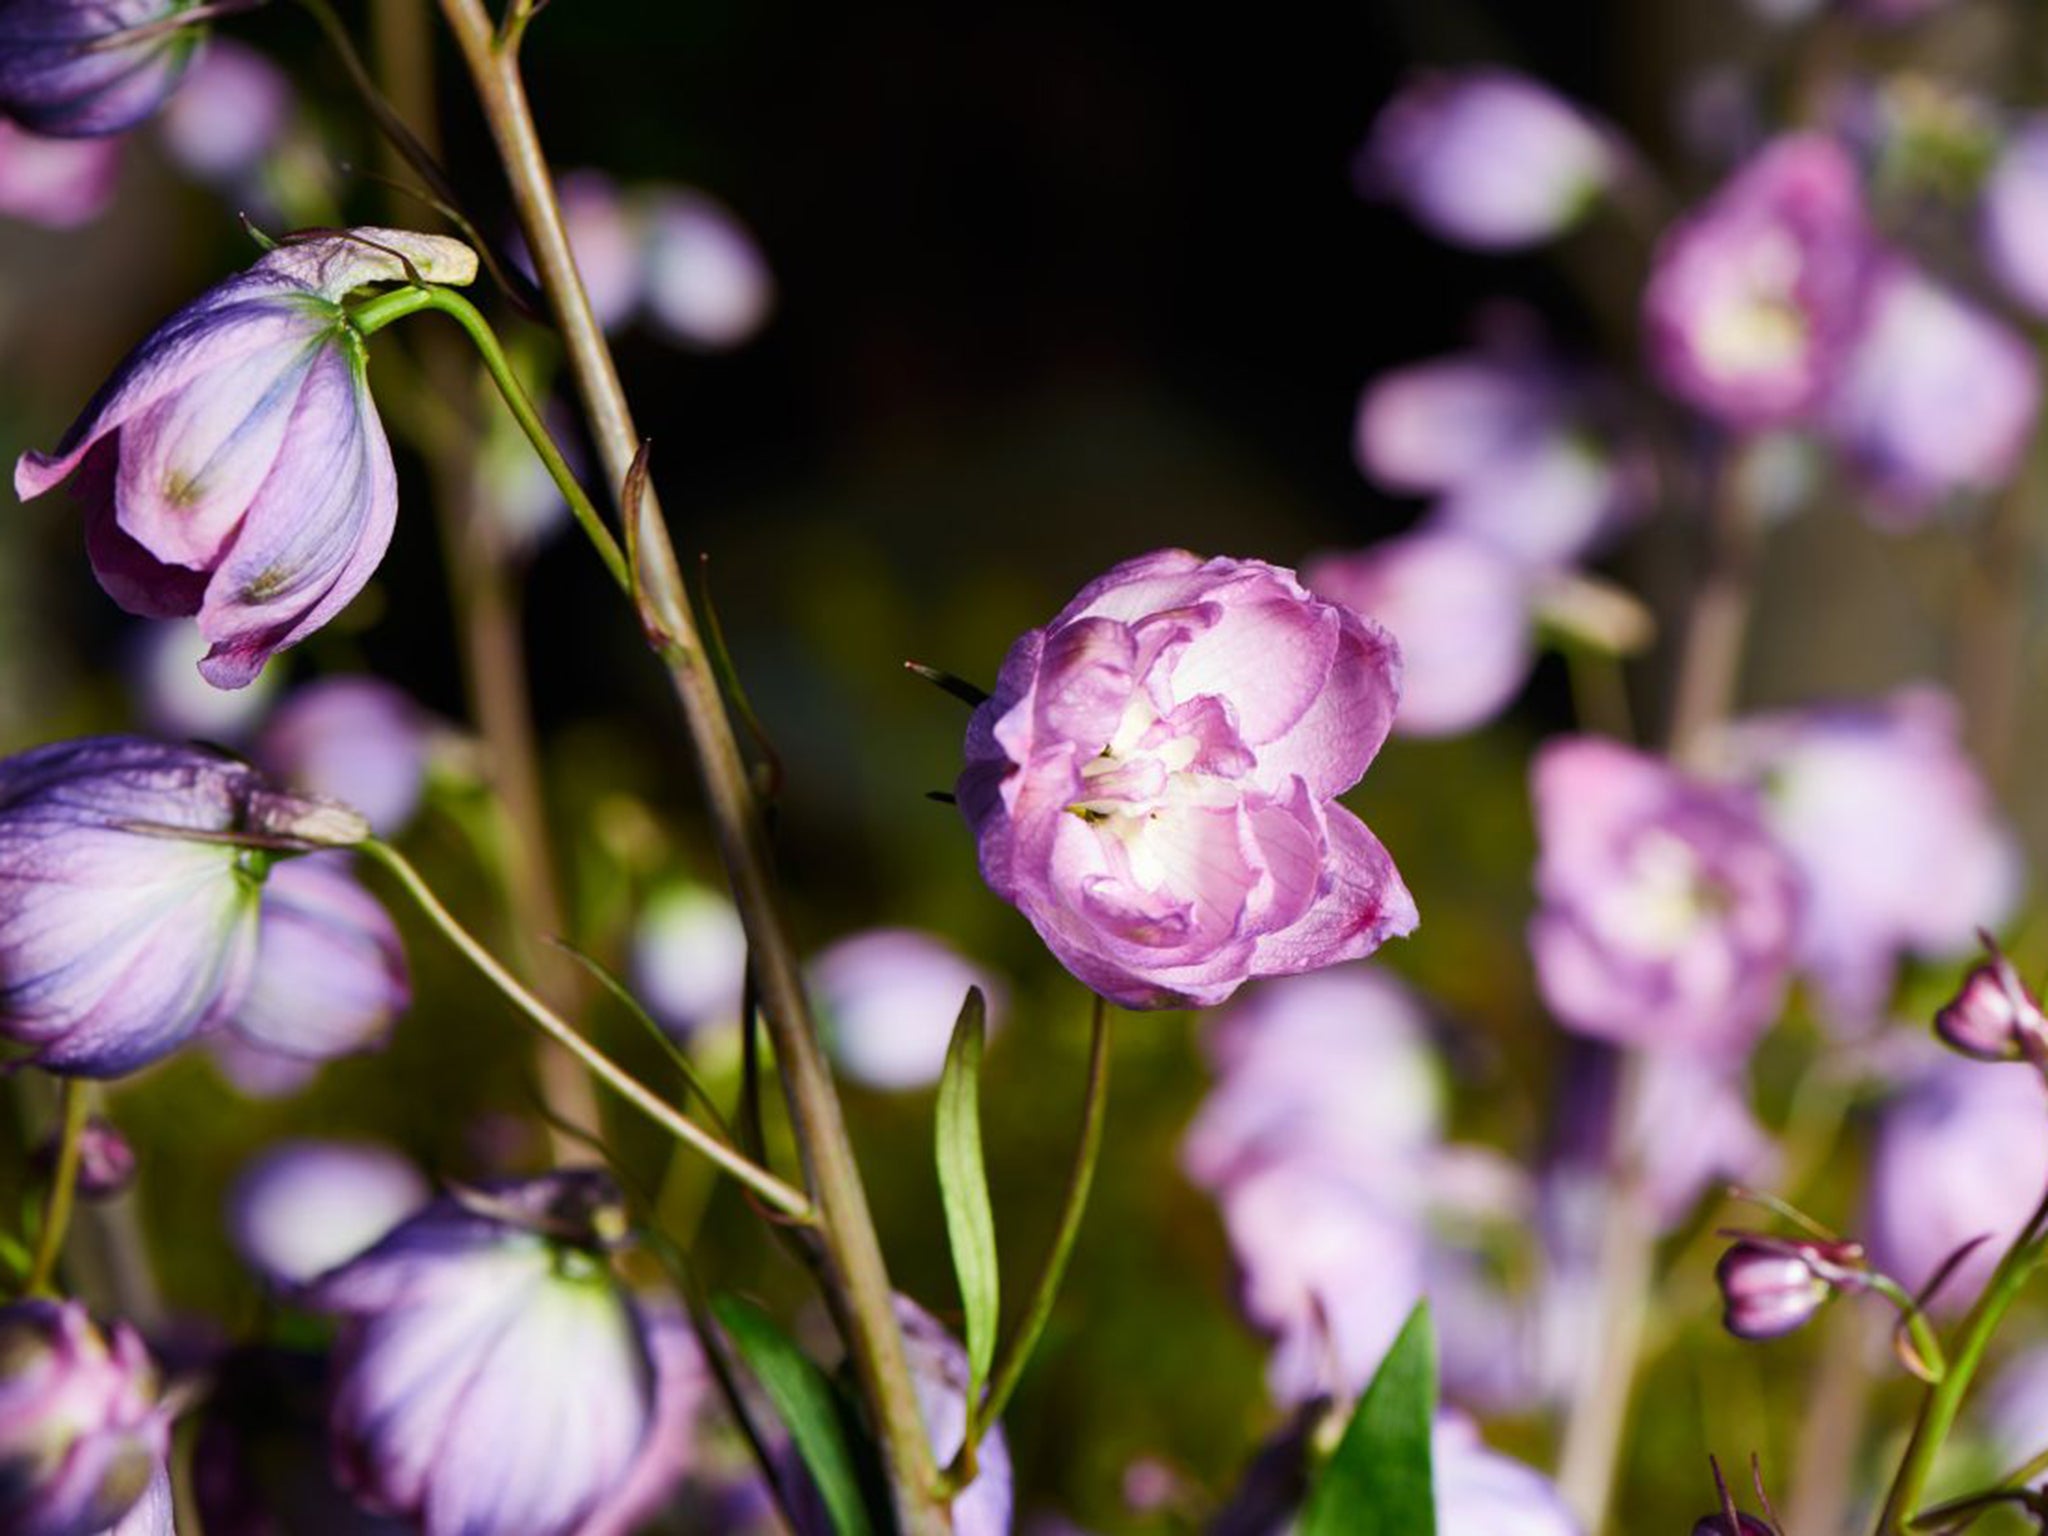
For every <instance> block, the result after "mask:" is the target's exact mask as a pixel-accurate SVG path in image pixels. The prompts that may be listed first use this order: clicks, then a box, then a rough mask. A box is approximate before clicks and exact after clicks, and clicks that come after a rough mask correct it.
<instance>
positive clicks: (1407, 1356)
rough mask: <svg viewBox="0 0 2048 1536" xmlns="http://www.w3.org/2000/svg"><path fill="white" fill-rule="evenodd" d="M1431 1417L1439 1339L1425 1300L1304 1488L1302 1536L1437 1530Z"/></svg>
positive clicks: (1417, 1535) (1411, 1535)
mask: <svg viewBox="0 0 2048 1536" xmlns="http://www.w3.org/2000/svg"><path fill="white" fill-rule="evenodd" d="M1435 1418H1436V1338H1435V1335H1434V1334H1433V1332H1432V1331H1431V1329H1430V1325H1429V1305H1428V1303H1427V1302H1424V1303H1422V1304H1420V1305H1418V1306H1417V1307H1416V1308H1415V1310H1414V1311H1413V1312H1411V1313H1409V1314H1408V1321H1407V1322H1406V1323H1405V1324H1403V1325H1402V1328H1401V1334H1400V1337H1398V1338H1397V1339H1395V1340H1394V1347H1393V1348H1392V1349H1390V1350H1388V1351H1387V1357H1386V1359H1384V1360H1382V1361H1381V1362H1380V1368H1379V1372H1378V1374H1377V1375H1375V1376H1374V1377H1373V1379H1372V1385H1371V1386H1369V1387H1367V1388H1366V1389H1365V1396H1363V1397H1361V1398H1360V1399H1359V1400H1358V1408H1357V1410H1356V1411H1355V1412H1354V1413H1353V1414H1352V1415H1351V1422H1350V1423H1349V1424H1347V1425H1345V1427H1344V1437H1343V1439H1341V1440H1339V1441H1338V1442H1337V1450H1336V1453H1335V1454H1334V1455H1332V1456H1331V1457H1330V1460H1329V1463H1328V1464H1327V1465H1326V1466H1325V1467H1324V1468H1323V1471H1322V1476H1321V1477H1319V1478H1318V1479H1317V1480H1316V1484H1315V1486H1314V1487H1313V1488H1311V1489H1310V1490H1309V1496H1308V1503H1307V1506H1306V1507H1305V1508H1304V1510H1303V1512H1302V1521H1301V1536H1436V1496H1435V1491H1434V1478H1433V1474H1432V1472H1431V1468H1430V1451H1429V1433H1430V1428H1431V1425H1432V1424H1433V1423H1434V1421H1435Z"/></svg>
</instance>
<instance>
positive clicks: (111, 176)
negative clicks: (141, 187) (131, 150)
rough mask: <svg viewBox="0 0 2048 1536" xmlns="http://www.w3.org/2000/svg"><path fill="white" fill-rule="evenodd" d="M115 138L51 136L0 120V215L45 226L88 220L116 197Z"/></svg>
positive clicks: (65, 225) (118, 166)
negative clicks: (52, 137)
mask: <svg viewBox="0 0 2048 1536" xmlns="http://www.w3.org/2000/svg"><path fill="white" fill-rule="evenodd" d="M120 178H121V146H120V143H119V142H118V141H117V140H114V139H50V138H44V137H43V136H42V135H41V134H35V133H30V132H29V131H28V130H27V129H25V128H17V127H16V126H15V125H14V124H12V123H10V122H7V121H5V120H0V215H5V216H6V217H8V218H10V219H26V220H27V221H28V222H29V223H31V224H40V225H42V226H43V227H44V228H46V229H77V228H78V227H79V226H80V225H84V224H90V223H91V222H92V221H93V220H94V219H96V218H98V217H99V216H100V215H101V214H102V213H104V212H105V211H106V208H107V204H109V203H110V202H112V201H113V200H114V187H115V183H117V182H118V181H119V180H120Z"/></svg>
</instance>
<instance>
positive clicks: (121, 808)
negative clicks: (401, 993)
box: [0, 736, 367, 1077]
mask: <svg viewBox="0 0 2048 1536" xmlns="http://www.w3.org/2000/svg"><path fill="white" fill-rule="evenodd" d="M351 818H352V813H350V812H347V811H345V810H343V809H342V808H340V807H336V806H332V805H329V804H327V803H324V802H316V801H310V800H302V799H297V798H295V797H292V796H289V795H285V794H283V793H281V792H279V791H277V790H275V789H273V788H271V786H270V785H269V783H268V781H266V780H265V779H264V778H263V777H262V776H261V775H260V774H258V773H256V772H255V770H253V769H251V768H248V767H246V766H245V765H243V764H241V763H238V762H235V761H233V760H232V759H229V758H225V757H221V756H219V755H217V754H215V753H212V752H208V751H205V750H203V749H201V748H197V747H187V746H170V745H166V744H164V743H161V742H153V741H145V740H142V739H140V738H136V737H123V736H102V737H91V738H87V739H85V740H82V741H70V742H60V743H58V744H56V745H54V746H48V747H39V748H36V749H35V750H34V751H30V752H24V753H22V754H21V755H19V756H17V757H12V758H8V759H6V760H5V761H0V1036H4V1037H5V1038H7V1039H10V1040H13V1041H15V1042H17V1043H19V1044H21V1045H24V1046H27V1047H29V1048H30V1050H31V1052H32V1056H31V1058H30V1059H31V1060H33V1061H34V1062H35V1064H36V1065H37V1066H40V1067H42V1068H44V1069H46V1070H48V1071H51V1072H58V1073H68V1074H73V1075H77V1076H82V1077H115V1076H119V1075H121V1074H122V1073H126V1072H132V1071H134V1070H135V1069H137V1068H138V1067H142V1066H146V1065H147V1064H149V1063H150V1062H152V1061H155V1060H157V1059H158V1058H159V1057H161V1056H164V1055H167V1054H168V1053H170V1052H171V1051H173V1050H175V1049H176V1048H177V1047H178V1046H180V1045H182V1044H184V1043H185V1042H186V1041H187V1040H189V1039H191V1038H192V1037H193V1036H194V1035H196V1034H198V1033H199V1032H200V1031H201V1030H203V1029H206V1028H208V1027H209V1026H212V1025H214V1024H217V1023H222V1022H224V1021H226V1020H228V1019H229V1018H231V1017H233V1016H234V1015H235V1013H236V1011H237V1009H239V1008H240V1007H241V1006H242V1005H243V1002H244V999H245V998H246V997H247V996H248V993H249V986H250V979H251V975H252V968H253V967H254V965H255V963H256V960H257V951H258V926H259V908H260V905H261V901H262V891H263V880H264V874H265V872H266V870H267V868H268V866H269V863H270V861H271V859H272V858H274V857H275V854H274V853H272V852H269V851H258V850H252V849H251V848H247V847H242V846H238V845H237V843H236V841H235V839H236V838H238V837H244V838H248V839H250V840H252V841H254V842H257V843H265V844H275V843H277V842H278V841H279V840H280V839H290V838H292V837H293V836H294V835H295V834H299V833H304V832H307V831H310V832H312V833H313V834H315V835H318V836H321V837H326V836H328V835H329V834H330V833H331V834H333V835H334V836H335V837H336V838H337V840H341V841H347V840H349V839H350V837H351V834H352V835H353V837H354V838H356V839H359V838H360V837H361V836H362V835H363V834H364V833H365V832H366V831H367V829H366V828H364V827H363V826H362V825H361V822H360V820H359V819H355V820H352V819H351ZM364 900H367V898H364ZM303 1054H320V1052H319V1051H318V1050H310V1049H309V1050H307V1051H304V1052H303Z"/></svg>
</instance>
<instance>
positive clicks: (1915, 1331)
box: [1870, 1275, 1948, 1381]
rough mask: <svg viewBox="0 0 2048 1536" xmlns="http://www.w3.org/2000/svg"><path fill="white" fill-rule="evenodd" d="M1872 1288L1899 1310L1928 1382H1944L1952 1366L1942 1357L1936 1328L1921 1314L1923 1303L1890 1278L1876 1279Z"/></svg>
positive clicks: (1872, 1283) (1871, 1284) (1924, 1314)
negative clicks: (1924, 1369) (1943, 1379)
mask: <svg viewBox="0 0 2048 1536" xmlns="http://www.w3.org/2000/svg"><path fill="white" fill-rule="evenodd" d="M1870 1288H1871V1289H1872V1290H1873V1291H1875V1292H1877V1294H1878V1295H1880V1296H1882V1297H1883V1298H1884V1299H1885V1300H1886V1301H1888V1302H1890V1303H1891V1304H1892V1305H1893V1306H1895V1307H1897V1308H1898V1309H1899V1320H1900V1321H1901V1322H1903V1323H1904V1324H1905V1325H1906V1334H1907V1336H1908V1337H1909V1338H1910V1339H1911V1340H1912V1341H1913V1353H1914V1354H1916V1355H1918V1356H1919V1357H1920V1363H1921V1364H1922V1365H1923V1366H1925V1367H1926V1368H1927V1376H1926V1378H1925V1379H1926V1380H1928V1381H1939V1380H1941V1378H1942V1377H1943V1376H1945V1375H1946V1374H1947V1373H1948V1362H1947V1360H1946V1359H1945V1358H1944V1356H1943V1354H1942V1349H1941V1339H1940V1338H1939V1337H1938V1336H1937V1335H1936V1334H1935V1331H1934V1325H1933V1324H1932V1323H1930V1322H1928V1321H1927V1314H1926V1313H1925V1312H1924V1311H1922V1310H1921V1307H1920V1303H1919V1302H1917V1301H1915V1300H1914V1299H1913V1298H1912V1297H1911V1296H1909V1295H1907V1294H1906V1288H1905V1287H1904V1286H1902V1285H1900V1284H1899V1282H1898V1281H1896V1280H1894V1279H1892V1278H1891V1277H1890V1276H1889V1275H1878V1276H1877V1277H1875V1278H1874V1279H1873V1280H1872V1281H1871V1283H1870Z"/></svg>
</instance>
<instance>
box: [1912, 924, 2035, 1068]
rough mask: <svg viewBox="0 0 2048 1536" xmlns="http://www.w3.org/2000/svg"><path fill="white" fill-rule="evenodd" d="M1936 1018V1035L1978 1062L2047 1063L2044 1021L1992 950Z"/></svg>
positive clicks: (2022, 986)
mask: <svg viewBox="0 0 2048 1536" xmlns="http://www.w3.org/2000/svg"><path fill="white" fill-rule="evenodd" d="M1985 942H1986V945H1987V947H1988V948H1989V949H1990V951H1991V956H1990V958H1989V959H1987V960H1985V961H1983V962H1981V963H1980V964H1977V965H1973V966H1971V967H1970V970H1969V973H1968V974H1967V975H1965V976H1964V977H1963V984H1962V985H1961V986H1960V987H1958V988H1957V989H1956V995H1955V996H1954V997H1952V998H1950V999H1949V1000H1948V1001H1947V1002H1946V1003H1944V1004H1942V1006H1941V1009H1940V1011H1939V1012H1937V1013H1936V1014H1935V1015H1934V1033H1935V1034H1936V1035H1937V1036H1939V1037H1940V1040H1941V1043H1942V1044H1943V1045H1946V1046H1947V1047H1948V1048H1949V1049H1950V1050H1952V1051H1960V1052H1961V1053H1962V1054H1963V1055H1965V1056H1971V1057H1975V1058H1976V1059H1977V1060H1978V1061H2024V1060H2033V1061H2036V1062H2042V1061H2048V1015H2044V1014H2043V1013H2042V1012H2041V1001H2040V999H2039V998H2037V997H2035V996H2034V994H2033V993H2032V992H2031V991H2029V990H2028V988H2027V985H2026V983H2025V982H2023V981H2021V980H2020V973H2019V971H2018V969H2017V968H2016V967H2015V966H2014V965H2013V963H2012V962H2011V961H2010V960H2008V959H2007V958H2006V957H2005V955H2004V954H2003V953H2002V952H2001V951H2000V950H1999V948H1998V946H1997V945H1996V944H1992V943H1991V942H1990V941H1989V940H1988V939H1987V940H1986V941H1985Z"/></svg>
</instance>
